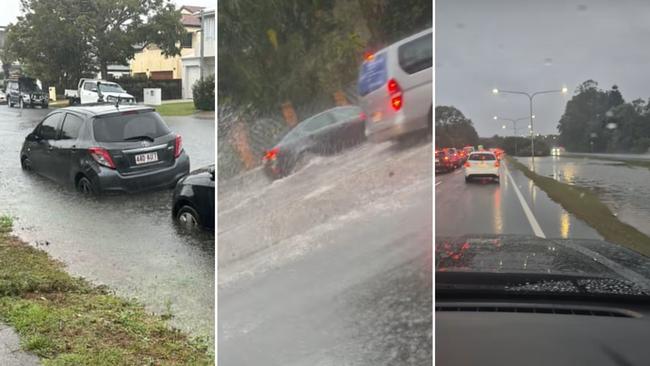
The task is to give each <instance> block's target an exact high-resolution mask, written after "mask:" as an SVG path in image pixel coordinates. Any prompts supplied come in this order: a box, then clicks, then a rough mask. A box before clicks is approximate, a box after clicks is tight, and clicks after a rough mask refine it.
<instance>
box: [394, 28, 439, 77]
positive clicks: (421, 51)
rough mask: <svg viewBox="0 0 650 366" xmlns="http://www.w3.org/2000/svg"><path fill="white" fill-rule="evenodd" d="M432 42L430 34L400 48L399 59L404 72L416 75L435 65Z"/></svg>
mask: <svg viewBox="0 0 650 366" xmlns="http://www.w3.org/2000/svg"><path fill="white" fill-rule="evenodd" d="M432 41H433V37H432V34H431V33H429V34H427V35H425V36H422V37H420V38H417V39H414V40H412V41H411V42H408V43H405V44H403V45H401V46H399V48H398V49H397V58H398V60H399V66H400V67H401V68H402V70H404V71H405V72H406V73H408V74H415V73H416V72H418V71H422V70H424V69H429V68H431V66H432V65H433V50H432V47H431V44H432Z"/></svg>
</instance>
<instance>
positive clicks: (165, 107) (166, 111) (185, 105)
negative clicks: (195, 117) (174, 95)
mask: <svg viewBox="0 0 650 366" xmlns="http://www.w3.org/2000/svg"><path fill="white" fill-rule="evenodd" d="M156 111H157V112H158V113H159V114H160V115H161V116H189V115H191V114H192V113H194V112H196V109H195V108H194V102H192V101H189V102H178V103H166V104H161V105H158V106H156Z"/></svg>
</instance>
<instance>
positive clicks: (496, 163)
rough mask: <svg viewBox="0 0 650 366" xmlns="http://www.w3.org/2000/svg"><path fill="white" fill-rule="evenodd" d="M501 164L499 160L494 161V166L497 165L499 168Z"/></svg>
mask: <svg viewBox="0 0 650 366" xmlns="http://www.w3.org/2000/svg"><path fill="white" fill-rule="evenodd" d="M499 165H500V164H499V161H498V160H497V161H495V162H494V166H495V167H497V168H498V167H499Z"/></svg>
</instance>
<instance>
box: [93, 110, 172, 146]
mask: <svg viewBox="0 0 650 366" xmlns="http://www.w3.org/2000/svg"><path fill="white" fill-rule="evenodd" d="M93 133H94V135H95V140H96V141H98V142H125V141H131V140H133V139H134V138H138V139H144V138H147V139H150V140H151V139H155V138H158V137H161V136H164V135H167V134H169V133H170V130H169V128H168V127H167V125H166V124H165V122H164V121H163V120H162V118H160V116H159V115H158V113H155V112H141V113H135V114H133V113H129V112H126V113H122V114H118V115H113V116H108V117H98V118H95V119H94V120H93Z"/></svg>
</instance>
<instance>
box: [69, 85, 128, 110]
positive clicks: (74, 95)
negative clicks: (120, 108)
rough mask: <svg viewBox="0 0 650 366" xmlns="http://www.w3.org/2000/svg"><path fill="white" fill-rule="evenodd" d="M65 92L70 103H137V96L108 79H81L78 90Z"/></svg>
mask: <svg viewBox="0 0 650 366" xmlns="http://www.w3.org/2000/svg"><path fill="white" fill-rule="evenodd" d="M64 94H65V97H66V98H67V99H68V101H69V102H70V105H75V104H88V103H101V102H107V103H125V104H134V103H135V97H134V96H133V95H131V94H129V93H127V92H126V91H125V90H124V89H123V88H122V87H121V86H120V85H119V84H118V83H114V82H112V81H106V80H96V79H80V80H79V83H78V85H77V90H73V89H66V90H65V92H64Z"/></svg>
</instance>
